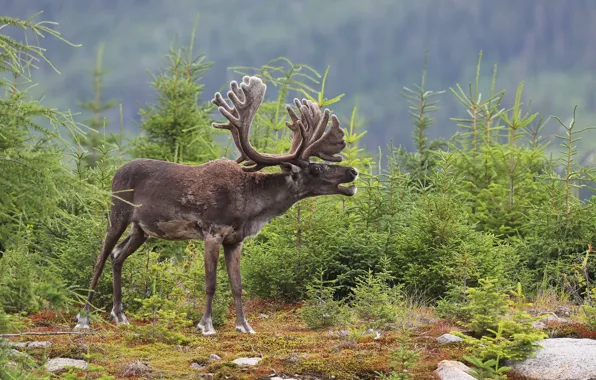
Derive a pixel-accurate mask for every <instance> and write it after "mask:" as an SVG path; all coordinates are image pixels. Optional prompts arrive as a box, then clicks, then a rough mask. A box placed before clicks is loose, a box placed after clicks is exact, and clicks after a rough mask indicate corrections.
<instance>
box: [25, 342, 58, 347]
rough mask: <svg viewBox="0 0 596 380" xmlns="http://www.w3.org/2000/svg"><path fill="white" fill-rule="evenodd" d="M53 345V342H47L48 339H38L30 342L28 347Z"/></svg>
mask: <svg viewBox="0 0 596 380" xmlns="http://www.w3.org/2000/svg"><path fill="white" fill-rule="evenodd" d="M51 345H52V343H51V342H47V341H36V342H30V343H29V344H28V345H27V348H48V347H50V346H51Z"/></svg>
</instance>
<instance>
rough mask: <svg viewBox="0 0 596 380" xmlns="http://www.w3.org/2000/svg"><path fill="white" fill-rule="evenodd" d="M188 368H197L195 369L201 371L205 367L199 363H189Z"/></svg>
mask: <svg viewBox="0 0 596 380" xmlns="http://www.w3.org/2000/svg"><path fill="white" fill-rule="evenodd" d="M190 368H192V369H194V370H197V371H202V370H204V369H205V366H204V365H200V364H199V363H191V364H190Z"/></svg>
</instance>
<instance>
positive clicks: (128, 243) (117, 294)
mask: <svg viewBox="0 0 596 380" xmlns="http://www.w3.org/2000/svg"><path fill="white" fill-rule="evenodd" d="M146 240H147V235H146V234H145V232H144V231H143V230H142V229H141V227H140V226H139V225H138V224H137V223H133V224H132V227H131V229H130V232H129V234H128V236H127V237H126V239H124V241H123V242H122V243H120V244H119V245H118V247H116V249H114V251H113V252H112V272H113V284H114V287H113V288H114V307H113V308H112V312H111V313H110V317H111V318H112V320H113V321H114V322H115V323H116V324H117V325H119V324H128V320H127V319H126V316H125V315H124V307H123V305H122V265H123V264H124V260H126V258H127V257H128V256H130V255H132V254H133V253H134V252H135V251H136V250H137V249H139V247H140V246H141V245H143V243H144V242H145V241H146Z"/></svg>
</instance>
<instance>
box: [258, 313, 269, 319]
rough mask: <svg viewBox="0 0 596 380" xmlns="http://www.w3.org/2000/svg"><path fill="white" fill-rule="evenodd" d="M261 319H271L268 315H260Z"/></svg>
mask: <svg viewBox="0 0 596 380" xmlns="http://www.w3.org/2000/svg"><path fill="white" fill-rule="evenodd" d="M259 317H260V318H265V319H267V318H269V316H268V315H267V314H259Z"/></svg>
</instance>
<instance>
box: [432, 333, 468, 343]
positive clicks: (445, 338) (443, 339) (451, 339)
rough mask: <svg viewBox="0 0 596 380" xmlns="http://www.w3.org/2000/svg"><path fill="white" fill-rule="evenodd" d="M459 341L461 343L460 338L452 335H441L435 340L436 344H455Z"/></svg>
mask: <svg viewBox="0 0 596 380" xmlns="http://www.w3.org/2000/svg"><path fill="white" fill-rule="evenodd" d="M461 341H463V339H462V338H460V337H459V336H457V335H453V334H443V335H441V336H440V337H438V338H437V342H439V343H442V344H445V343H457V342H461Z"/></svg>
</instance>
